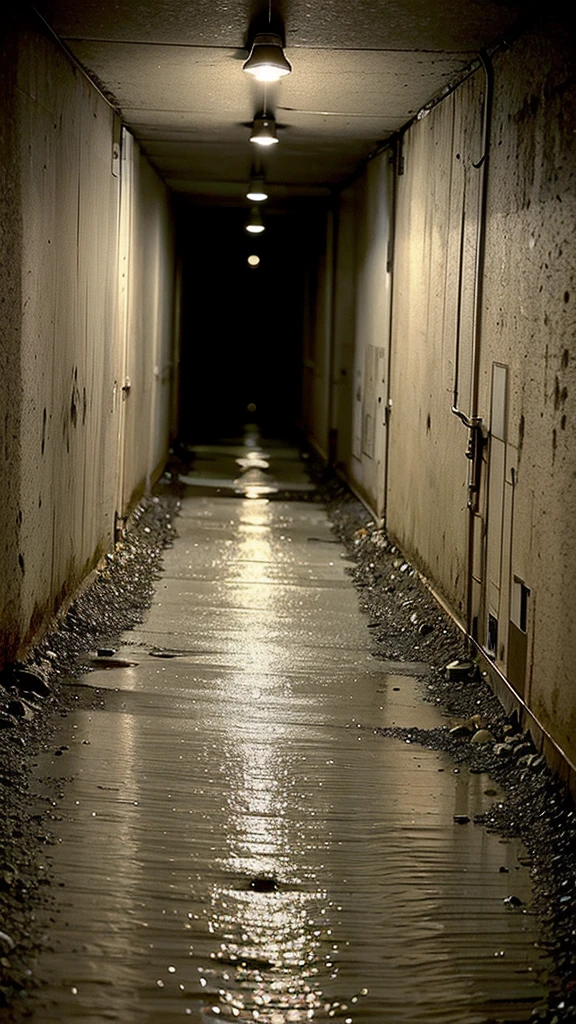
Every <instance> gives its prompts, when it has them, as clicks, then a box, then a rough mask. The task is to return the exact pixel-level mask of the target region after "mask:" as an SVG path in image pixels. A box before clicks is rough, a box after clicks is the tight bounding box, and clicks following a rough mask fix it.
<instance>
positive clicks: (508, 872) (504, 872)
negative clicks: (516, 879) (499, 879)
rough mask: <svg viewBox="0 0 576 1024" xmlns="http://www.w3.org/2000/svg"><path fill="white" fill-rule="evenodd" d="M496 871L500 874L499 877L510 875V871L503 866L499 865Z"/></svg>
mask: <svg viewBox="0 0 576 1024" xmlns="http://www.w3.org/2000/svg"><path fill="white" fill-rule="evenodd" d="M498 871H499V872H500V874H501V875H509V874H510V870H509V869H508V868H506V867H504V865H503V864H501V865H500V867H499V868H498Z"/></svg>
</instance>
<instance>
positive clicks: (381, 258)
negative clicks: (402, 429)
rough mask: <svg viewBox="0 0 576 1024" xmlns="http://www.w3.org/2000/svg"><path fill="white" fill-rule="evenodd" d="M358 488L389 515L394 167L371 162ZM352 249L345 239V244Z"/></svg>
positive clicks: (362, 272) (356, 442) (357, 415)
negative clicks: (387, 477)
mask: <svg viewBox="0 0 576 1024" xmlns="http://www.w3.org/2000/svg"><path fill="white" fill-rule="evenodd" d="M355 192H356V217H355V276H356V289H355V298H356V301H355V307H354V338H355V344H354V369H353V400H354V401H353V406H352V459H351V460H350V463H349V474H350V480H351V482H352V484H353V485H354V486H355V487H356V489H357V490H358V491H359V492H360V493H361V494H362V495H363V496H364V497H365V498H366V499H367V500H368V502H369V504H370V505H371V506H372V507H373V508H374V510H375V512H376V514H377V516H382V515H383V514H384V505H385V494H384V481H385V474H386V452H387V442H386V422H387V417H386V403H387V398H388V383H389V382H388V365H389V357H390V303H391V280H392V274H391V270H392V216H393V212H392V211H393V164H392V159H391V156H390V154H389V153H383V154H381V155H380V156H377V157H375V159H374V160H371V161H370V163H369V164H368V166H367V168H366V173H365V175H363V177H362V178H361V179H360V180H359V181H358V182H357V183H356V186H355ZM341 241H343V244H346V240H345V238H344V239H342V240H341Z"/></svg>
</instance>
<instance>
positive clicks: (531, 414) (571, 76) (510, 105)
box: [480, 24, 576, 761]
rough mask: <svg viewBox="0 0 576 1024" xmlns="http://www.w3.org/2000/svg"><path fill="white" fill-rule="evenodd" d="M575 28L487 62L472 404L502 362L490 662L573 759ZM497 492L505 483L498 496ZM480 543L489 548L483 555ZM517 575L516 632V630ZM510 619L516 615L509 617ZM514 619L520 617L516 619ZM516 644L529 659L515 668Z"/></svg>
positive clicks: (486, 392)
mask: <svg viewBox="0 0 576 1024" xmlns="http://www.w3.org/2000/svg"><path fill="white" fill-rule="evenodd" d="M575 55H576V39H575V34H574V29H573V28H570V26H569V25H555V24H548V25H547V26H546V29H545V31H542V32H538V33H537V32H534V33H530V34H527V35H526V36H525V37H524V38H522V39H520V40H519V41H518V42H517V43H516V45H514V46H513V47H512V48H511V49H510V50H509V51H508V52H506V53H503V54H502V55H501V56H499V57H498V59H497V60H496V61H495V95H494V112H493V122H492V133H491V141H492V148H491V155H490V168H489V175H488V185H489V187H488V218H487V236H486V273H485V284H484V299H485V302H484V314H483V330H482V353H481V369H482V374H481V381H480V408H481V412H482V415H483V417H484V418H485V419H486V421H487V422H490V405H491V385H492V376H493V367H494V364H495V363H496V364H501V365H502V366H503V367H506V370H507V373H506V374H505V375H503V376H507V394H506V395H505V401H504V406H505V407H504V418H503V431H504V437H503V440H502V444H501V448H502V450H503V460H502V461H503V462H504V467H503V480H504V483H503V484H502V483H501V480H499V479H497V478H496V473H495V472H494V474H493V476H494V479H493V480H492V479H491V482H492V484H493V488H492V491H493V494H494V492H496V494H497V498H498V500H499V501H500V502H501V507H502V517H503V518H502V525H501V526H499V524H498V523H497V522H496V523H495V522H494V521H493V522H492V523H491V524H490V523H489V524H488V546H489V549H490V548H491V549H494V548H496V547H497V545H498V542H499V541H500V540H501V542H502V548H501V550H502V554H501V557H500V563H501V564H500V566H498V565H496V567H495V572H493V573H492V576H494V575H496V576H497V574H498V569H500V579H499V580H498V579H497V580H496V582H499V583H500V587H499V593H497V592H496V591H495V589H494V585H493V583H492V584H490V581H488V582H489V586H491V589H492V594H490V593H488V594H487V595H486V601H485V606H484V608H482V609H481V614H482V615H483V616H484V617H486V616H487V614H488V611H489V603H490V601H491V603H492V611H497V615H498V623H499V630H498V645H497V650H496V660H497V663H498V665H499V667H500V668H501V670H502V671H503V672H505V673H507V674H508V676H509V678H510V677H511V678H512V679H513V682H514V686H515V688H516V689H517V690H518V691H519V692H520V693H521V694H522V695H523V696H524V698H525V699H526V701H527V702H528V703H529V705H530V707H531V708H532V709H533V710H534V712H535V714H536V715H537V717H538V719H539V720H540V722H541V723H542V724H543V725H544V727H545V728H546V729H548V730H550V731H551V732H552V733H553V735H554V737H555V739H556V740H557V741H558V742H559V743H560V745H561V746H562V748H563V749H564V750H565V751H566V752H568V754H569V756H570V757H571V758H572V760H573V761H576V700H575V690H574V666H575V665H576V630H575V629H574V621H573V612H572V595H573V593H574V586H575V583H576V440H575V439H576V434H575V430H574V428H575V423H576V420H575V416H576V237H575V233H574V225H575V224H576V132H575V126H576V58H575ZM498 489H500V490H503V495H502V498H500V495H499V494H498ZM490 553H491V552H490V550H489V552H488V554H489V555H490ZM520 583H523V584H524V586H525V587H526V588H527V589H528V590H529V592H530V593H529V595H526V599H527V608H526V620H527V621H526V631H525V635H522V630H520V631H519V630H518V624H517V622H516V623H514V619H517V618H518V608H517V607H515V605H516V601H517V598H518V597H519V588H520ZM510 620H512V625H510ZM515 626H516V628H515ZM522 646H524V648H525V652H526V670H525V673H524V672H523V670H522V664H521V663H520V664H519V663H518V661H519V658H520V659H521V653H522V652H521V649H522Z"/></svg>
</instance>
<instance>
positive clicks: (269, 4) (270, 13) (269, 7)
mask: <svg viewBox="0 0 576 1024" xmlns="http://www.w3.org/2000/svg"><path fill="white" fill-rule="evenodd" d="M268 24H269V25H270V26H271V25H272V0H268Z"/></svg>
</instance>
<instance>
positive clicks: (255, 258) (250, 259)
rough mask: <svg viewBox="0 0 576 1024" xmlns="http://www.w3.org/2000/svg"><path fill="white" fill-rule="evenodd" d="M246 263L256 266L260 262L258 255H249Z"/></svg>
mask: <svg viewBox="0 0 576 1024" xmlns="http://www.w3.org/2000/svg"><path fill="white" fill-rule="evenodd" d="M248 263H249V264H250V266H251V267H257V266H258V264H259V263H260V257H259V256H249V257H248Z"/></svg>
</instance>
